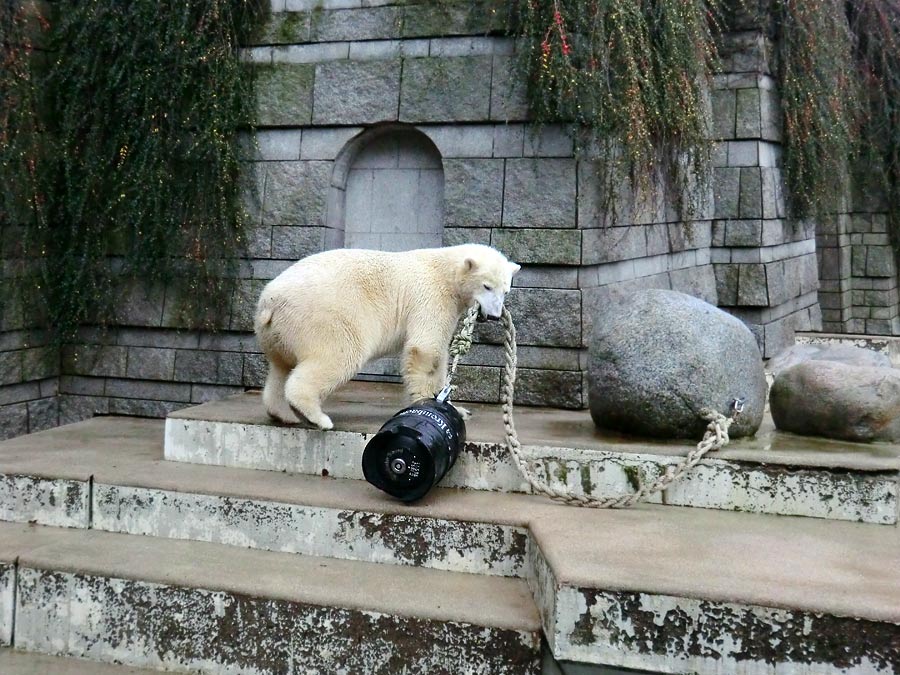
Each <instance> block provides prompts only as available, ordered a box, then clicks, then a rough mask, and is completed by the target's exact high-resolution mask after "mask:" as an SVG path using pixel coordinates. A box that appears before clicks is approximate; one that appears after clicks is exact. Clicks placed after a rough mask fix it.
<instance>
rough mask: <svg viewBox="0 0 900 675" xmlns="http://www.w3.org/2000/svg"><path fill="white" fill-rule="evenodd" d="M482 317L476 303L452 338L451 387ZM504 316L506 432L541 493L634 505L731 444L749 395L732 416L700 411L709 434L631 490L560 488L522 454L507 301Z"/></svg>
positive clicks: (611, 505)
mask: <svg viewBox="0 0 900 675" xmlns="http://www.w3.org/2000/svg"><path fill="white" fill-rule="evenodd" d="M477 318H478V306H477V305H474V306H473V307H471V308H469V310H468V312H466V315H465V316H464V317H463V320H462V325H461V326H460V329H459V331H458V332H457V333H456V335H455V336H454V337H453V340H452V341H451V343H450V355H451V356H452V357H453V362H452V363H451V365H450V368H449V370H448V372H447V387H448V388H449V387H451V385H452V382H453V378H454V377H455V375H456V370H457V366H458V364H459V359H460V357H462V356H465V355H466V354H467V353H468V352H469V350H470V349H471V348H472V335H473V334H474V332H475V321H476V319H477ZM500 321H501V324H502V326H503V333H504V357H505V358H504V365H503V386H502V388H501V392H500V403H501V409H502V411H503V427H504V432H505V438H506V447H507V449H508V450H509V453H510V455H511V456H512V459H513V463H514V464H515V465H516V468H517V469H518V470H519V472H520V473H521V474H522V476H523V477H524V478H525V480H526V481H527V482H528V484H529V485H530V486H531V488H532V490H534V492H536V493H539V494H543V495H546V496H547V497H550V498H551V499H553V500H555V501H558V502H562V503H564V504H572V505H575V506H583V507H588V508H594V509H619V508H625V507H628V506H632V505H633V504H636V503H638V502H640V501H644V500H645V499H646V498H647V497H650V496H652V495H654V494H656V493H658V492H663V491H665V490H667V489H668V488H669V486H670V485H672V483H674V482H675V481H677V480H678V479H679V478H681V477H682V476H683V475H684V474H685V473H687V472H688V471H690V470H691V469H692V468H694V467H695V466H696V465H697V464H699V463H700V461H701V460H702V459H703V457H704V456H705V455H706V454H707V453H709V452H713V451H715V450H720V449H721V448H723V447H724V446H725V445H727V444H728V442H729V440H730V439H729V436H728V430H729V429H730V428H731V425H732V424H733V423H734V421H735V420H736V419H737V417H738V415H740V414H741V412H742V411H743V406H744V400H743V399H740V398H737V399H735V400H734V403H733V413H732V414H731V416H728V417H726V416H725V415H723V414H722V413H720V412H718V411H717V410H713V409H710V408H704V409H703V410H701V411H700V416H701V417H702V418H703V419H704V420H706V421H707V422H708V424H707V425H706V432H705V433H704V434H703V439H702V440H701V441H700V442H699V443H698V444H697V447H696V448H694V449H693V450H691V451H690V452H688V454H687V455H686V456H685V457H684V459H682V460H681V461H680V462H679V463H678V464H675V465H669V466H667V467H666V469H665V472H664V473H663V475H662V476H660V477H658V478H656V479H655V480H653V481H651V482H649V483H645V482H644V481H643V480H642V479H639V480H638V487H637V489H636V490H635V491H634V492H632V493H631V494H624V495H615V496H611V497H603V498H597V497H588V496H587V495H579V494H573V493H570V492H568V491H567V490H565V489H563V488H557V487H554V486H552V485H550V484H549V483H548V482H547V481H546V480H545V478H544V477H542V476H541V475H540V472H538V471H536V470H533V469H532V467H531V466H530V465H529V464H530V463H529V460H528V459H526V458H525V457H523V456H522V445H521V444H520V443H519V435H518V433H517V432H516V427H515V422H514V420H513V397H514V394H515V383H516V364H517V361H518V359H517V347H516V326H515V324H514V323H513V320H512V315H511V314H510V313H509V310H508V309H506V307H504V308H503V314H502V316H501V319H500Z"/></svg>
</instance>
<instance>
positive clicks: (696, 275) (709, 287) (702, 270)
mask: <svg viewBox="0 0 900 675" xmlns="http://www.w3.org/2000/svg"><path fill="white" fill-rule="evenodd" d="M713 267H714V266H713V265H700V266H698V267H686V268H684V269H679V270H672V271H671V272H669V285H670V287H671V289H672V290H673V291H680V292H681V293H686V294H687V295H692V296H694V297H695V298H700V299H701V300H704V301H705V302H708V303H710V304H711V305H716V304H718V302H719V293H718V286H717V279H716V274H715V271H714V269H713Z"/></svg>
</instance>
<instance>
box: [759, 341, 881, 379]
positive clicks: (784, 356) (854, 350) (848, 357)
mask: <svg viewBox="0 0 900 675" xmlns="http://www.w3.org/2000/svg"><path fill="white" fill-rule="evenodd" d="M806 361H834V362H835V363H843V364H846V365H848V366H864V367H867V368H890V367H891V359H890V357H888V355H887V354H882V353H881V352H876V351H873V350H871V349H864V348H862V347H854V346H853V345H842V344H800V345H793V346H792V347H788V348H787V349H785V350H784V351H781V352H779V353H778V355H777V356H775V357H774V358H773V359H772V360H770V361H769V363H768V364H767V366H766V370H768V371H769V372H770V373H772V376H773V377H778V374H779V373H780V372H782V371H784V370H787V369H788V368H791V367H792V366H796V365H797V364H799V363H804V362H806Z"/></svg>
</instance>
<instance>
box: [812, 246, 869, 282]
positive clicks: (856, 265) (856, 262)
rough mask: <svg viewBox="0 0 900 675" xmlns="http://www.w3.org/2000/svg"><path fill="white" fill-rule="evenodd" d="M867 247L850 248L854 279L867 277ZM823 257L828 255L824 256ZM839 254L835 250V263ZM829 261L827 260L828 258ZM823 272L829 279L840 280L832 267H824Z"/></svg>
mask: <svg viewBox="0 0 900 675" xmlns="http://www.w3.org/2000/svg"><path fill="white" fill-rule="evenodd" d="M867 249H868V247H867V246H852V247H850V251H851V252H850V270H851V273H852V274H853V276H854V277H864V276H866V252H867ZM823 255H827V254H824V253H823ZM837 255H838V252H837V250H835V252H834V255H833V256H832V257H833V258H834V259H835V261H836V259H837ZM826 260H827V258H826ZM823 271H824V272H826V273H827V274H828V278H829V279H836V278H839V276H838V275H836V274H835V270H834V269H832V267H831V266H823Z"/></svg>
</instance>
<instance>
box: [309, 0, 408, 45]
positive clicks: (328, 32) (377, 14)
mask: <svg viewBox="0 0 900 675" xmlns="http://www.w3.org/2000/svg"><path fill="white" fill-rule="evenodd" d="M401 11H402V8H401V7H396V6H394V7H361V8H354V9H338V10H332V11H320V12H314V13H312V14H311V16H312V21H311V22H310V39H311V40H312V41H314V42H339V41H343V40H349V41H352V40H385V39H390V38H396V37H399V36H400V25H401Z"/></svg>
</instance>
